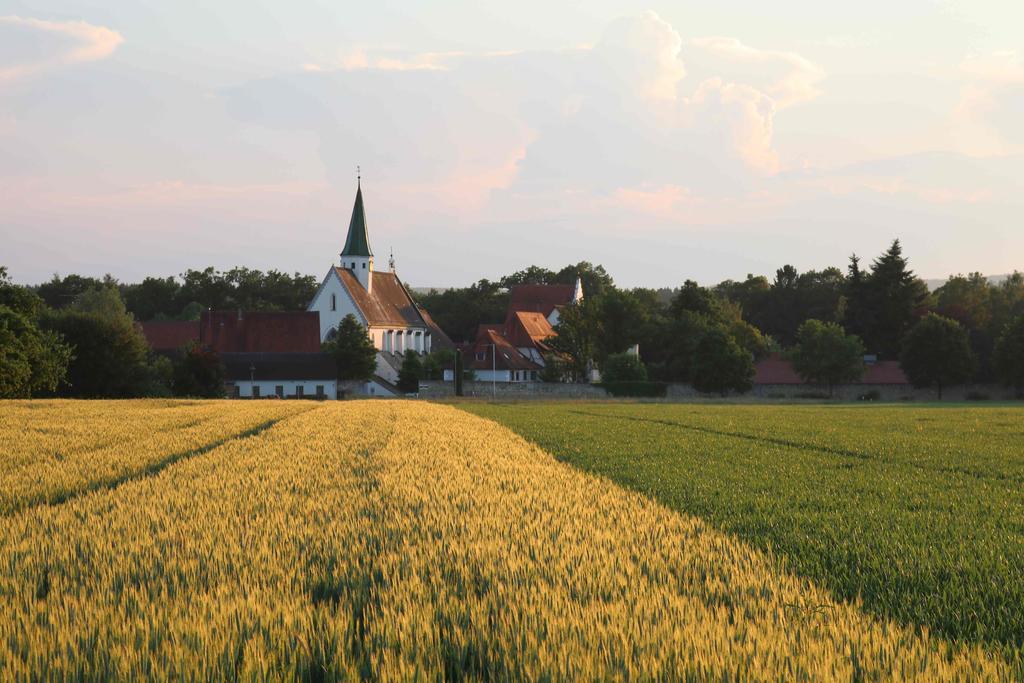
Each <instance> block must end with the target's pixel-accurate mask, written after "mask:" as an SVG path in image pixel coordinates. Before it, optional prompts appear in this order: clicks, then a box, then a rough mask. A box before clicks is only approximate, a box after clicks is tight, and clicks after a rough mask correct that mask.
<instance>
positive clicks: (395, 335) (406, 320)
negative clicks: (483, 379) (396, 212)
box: [307, 181, 452, 394]
mask: <svg viewBox="0 0 1024 683" xmlns="http://www.w3.org/2000/svg"><path fill="white" fill-rule="evenodd" d="M307 310H308V311H309V312H315V313H318V314H319V316H320V330H319V334H320V340H321V341H327V340H329V339H330V338H331V336H332V335H333V334H334V333H335V331H336V330H337V328H338V325H339V323H341V321H342V319H344V318H345V316H347V315H350V314H351V315H353V316H355V318H356V320H358V321H359V324H360V325H362V326H363V327H364V328H365V329H366V331H367V334H368V335H369V337H370V339H371V340H372V341H373V345H374V346H375V347H377V372H376V376H375V378H374V381H373V382H371V383H368V384H367V386H366V393H374V394H382V393H394V392H395V389H394V387H393V385H394V384H395V383H397V381H398V371H399V368H400V367H401V364H402V356H403V354H404V353H405V352H406V351H407V350H412V351H414V352H416V353H418V354H422V355H425V354H428V353H430V352H431V351H432V350H434V349H435V348H441V347H452V343H451V340H449V339H448V337H447V336H446V335H445V334H444V332H442V331H441V330H440V328H439V327H437V325H436V324H434V322H433V321H432V320H431V319H430V316H429V315H428V314H427V313H426V311H423V310H422V309H421V308H420V307H419V306H418V305H417V304H416V302H415V301H413V299H412V296H410V294H409V291H408V290H407V289H406V288H405V285H403V284H402V281H401V280H400V279H399V278H398V275H397V274H396V273H395V267H394V259H391V262H390V263H389V268H388V270H387V271H378V270H376V269H375V268H374V261H373V250H372V249H371V248H370V238H369V232H368V230H367V225H366V212H365V209H364V207H363V189H362V183H361V181H360V182H359V183H358V184H357V187H356V199H355V204H354V206H353V207H352V218H351V220H350V221H349V225H348V235H347V237H346V239H345V246H344V248H343V249H342V250H341V254H340V261H339V263H338V264H337V265H332V266H331V267H330V269H329V270H328V271H327V274H326V275H325V276H324V279H323V282H321V284H320V287H319V288H318V289H317V292H316V294H315V295H314V296H313V300H312V301H311V302H310V303H309V307H308V309H307Z"/></svg>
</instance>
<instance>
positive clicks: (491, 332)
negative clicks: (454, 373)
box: [465, 325, 541, 370]
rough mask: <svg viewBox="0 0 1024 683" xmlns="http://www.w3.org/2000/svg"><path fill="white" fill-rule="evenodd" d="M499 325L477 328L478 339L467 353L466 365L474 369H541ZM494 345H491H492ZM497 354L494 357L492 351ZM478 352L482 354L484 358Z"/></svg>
mask: <svg viewBox="0 0 1024 683" xmlns="http://www.w3.org/2000/svg"><path fill="white" fill-rule="evenodd" d="M498 327H500V326H499V325H481V326H480V328H479V329H478V330H477V335H476V341H475V342H474V343H473V345H472V348H471V349H470V350H469V353H468V354H467V355H466V359H465V360H466V367H469V368H473V369H474V370H490V369H491V368H492V367H493V368H495V369H497V370H540V369H541V367H540V366H539V365H537V364H536V363H534V362H533V361H531V360H530V359H528V358H527V357H526V356H524V355H523V354H521V353H519V350H518V349H516V347H514V346H512V344H510V343H509V341H508V340H507V339H505V337H503V336H502V335H501V332H500V331H499V330H498V329H497V328H498ZM492 344H493V345H494V346H491V345H492ZM495 351H497V355H496V356H494V357H493V359H492V353H494V352H495ZM477 354H481V355H482V358H483V359H482V360H481V359H480V357H478V355H477Z"/></svg>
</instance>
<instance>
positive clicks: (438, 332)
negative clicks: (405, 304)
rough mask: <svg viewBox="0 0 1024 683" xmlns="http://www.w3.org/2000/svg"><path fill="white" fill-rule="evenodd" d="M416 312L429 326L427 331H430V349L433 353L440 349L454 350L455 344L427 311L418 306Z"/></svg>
mask: <svg viewBox="0 0 1024 683" xmlns="http://www.w3.org/2000/svg"><path fill="white" fill-rule="evenodd" d="M416 310H417V311H419V314H420V317H421V318H423V322H425V323H426V324H427V329H428V330H430V348H431V350H432V351H438V350H440V349H454V348H455V343H454V342H453V341H452V340H451V339H450V338H449V337H448V335H447V334H445V333H444V330H442V329H441V328H440V327H438V325H437V323H436V322H434V319H433V318H431V317H430V314H429V313H427V309H425V308H423V307H422V306H420V305H417V306H416Z"/></svg>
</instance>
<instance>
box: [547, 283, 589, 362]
mask: <svg viewBox="0 0 1024 683" xmlns="http://www.w3.org/2000/svg"><path fill="white" fill-rule="evenodd" d="M600 332H601V320H600V307H599V305H598V303H597V299H586V298H584V299H583V300H582V301H579V302H577V303H575V304H572V305H570V306H566V307H565V308H563V309H562V314H561V317H560V318H559V320H558V324H557V325H555V333H556V335H557V336H555V337H552V338H551V339H549V340H548V342H547V343H548V345H549V346H550V347H551V348H552V349H553V350H554V351H555V353H557V354H559V355H560V356H561V358H562V361H563V363H564V366H565V367H564V369H565V371H566V372H567V374H568V376H569V378H570V379H571V381H574V382H588V381H589V380H590V368H591V366H592V365H593V362H594V353H595V350H596V348H597V340H598V338H599V336H600Z"/></svg>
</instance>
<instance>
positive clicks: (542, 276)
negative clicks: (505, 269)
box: [498, 266, 555, 289]
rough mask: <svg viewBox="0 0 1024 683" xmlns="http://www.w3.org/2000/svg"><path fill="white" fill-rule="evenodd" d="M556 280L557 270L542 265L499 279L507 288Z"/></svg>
mask: <svg viewBox="0 0 1024 683" xmlns="http://www.w3.org/2000/svg"><path fill="white" fill-rule="evenodd" d="M554 281H555V272H554V271H552V270H548V269H547V268H543V267H541V266H530V267H529V268H524V269H523V270H519V271H516V272H514V273H512V274H511V275H506V276H505V277H503V278H501V279H500V280H498V285H499V286H500V287H503V288H505V289H508V288H509V287H513V286H515V285H550V284H551V283H553V282H554Z"/></svg>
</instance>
